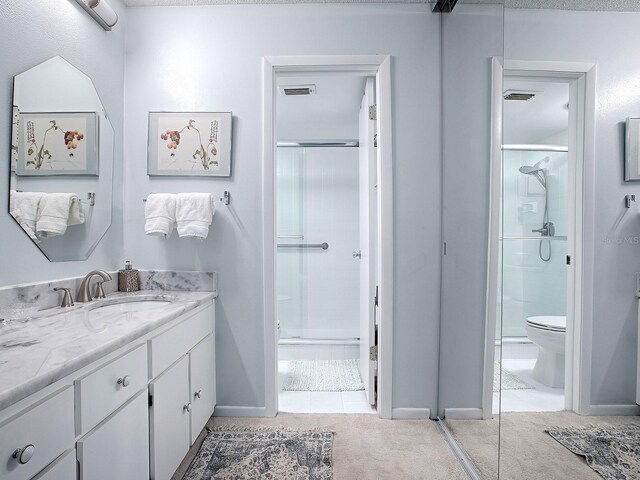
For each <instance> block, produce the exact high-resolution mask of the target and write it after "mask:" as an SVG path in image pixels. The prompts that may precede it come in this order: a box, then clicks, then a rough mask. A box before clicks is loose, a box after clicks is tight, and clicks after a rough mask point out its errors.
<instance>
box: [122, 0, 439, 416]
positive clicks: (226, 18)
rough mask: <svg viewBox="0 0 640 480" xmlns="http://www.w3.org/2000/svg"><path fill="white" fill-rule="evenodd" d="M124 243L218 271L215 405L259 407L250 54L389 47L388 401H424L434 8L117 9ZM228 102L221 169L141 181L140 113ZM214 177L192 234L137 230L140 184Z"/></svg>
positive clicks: (145, 253)
mask: <svg viewBox="0 0 640 480" xmlns="http://www.w3.org/2000/svg"><path fill="white" fill-rule="evenodd" d="M128 22H129V28H128V35H127V58H126V82H125V85H126V89H125V90H126V95H125V119H126V124H127V129H126V132H125V137H124V141H125V145H126V147H125V159H126V161H125V182H126V183H125V186H126V197H125V205H126V211H125V232H126V234H125V244H126V245H127V251H128V256H129V257H131V259H132V260H133V261H134V263H135V264H138V265H139V266H141V267H154V268H170V269H174V268H176V269H207V270H209V269H214V270H217V271H218V272H219V292H220V298H219V301H218V306H217V322H218V323H217V331H216V333H217V354H218V357H217V360H218V362H219V363H218V365H220V368H219V371H218V373H219V375H218V391H219V403H220V404H221V405H225V406H263V405H264V404H265V399H264V390H265V385H264V365H263V358H264V355H263V353H264V352H263V334H262V332H263V307H262V279H261V262H262V238H261V237H262V203H261V189H262V173H261V169H262V164H261V138H262V124H261V115H262V114H261V108H262V107H261V105H262V70H261V57H262V56H265V55H295V54H309V55H313V54H372V53H380V54H391V55H393V61H392V75H393V86H392V88H393V99H394V105H393V129H394V130H393V133H394V162H395V165H394V185H395V198H394V201H395V215H396V217H395V228H394V237H395V252H394V255H395V263H396V267H395V272H394V275H395V312H394V321H395V330H394V342H395V354H394V355H395V357H394V379H393V381H394V398H393V406H394V407H395V408H399V407H429V408H432V409H435V406H436V392H437V367H436V366H437V356H438V338H437V334H436V332H437V327H438V323H439V295H440V267H439V265H440V218H441V208H440V188H441V187H440V169H441V162H440V103H439V102H440V100H439V91H440V70H439V58H440V17H439V15H438V14H432V13H431V12H430V11H429V7H428V6H426V5H417V6H397V5H394V6H384V5H262V6H259V5H243V6H214V7H189V8H173V7H164V8H161V7H156V8H131V9H129V11H128ZM154 110H155V111H157V110H168V111H171V110H174V111H190V110H191V111H193V110H195V111H203V110H204V111H207V110H213V111H229V110H230V111H232V112H233V115H234V132H233V137H234V143H233V165H232V171H233V176H232V177H231V178H205V179H157V178H155V179H149V178H148V177H147V175H146V146H147V114H148V112H149V111H154ZM225 189H228V190H230V191H231V194H232V204H231V206H230V207H229V208H227V209H224V210H220V211H219V212H217V213H216V215H215V218H214V221H213V228H212V231H211V233H210V235H209V238H208V239H207V240H206V241H204V242H202V243H198V242H193V241H189V240H179V239H177V238H175V237H173V238H170V239H168V240H163V239H158V238H151V237H146V236H145V235H144V232H143V204H142V199H143V198H144V197H145V196H146V195H147V194H148V193H149V192H162V191H168V192H179V191H190V190H191V191H211V192H214V193H220V192H222V191H223V190H225Z"/></svg>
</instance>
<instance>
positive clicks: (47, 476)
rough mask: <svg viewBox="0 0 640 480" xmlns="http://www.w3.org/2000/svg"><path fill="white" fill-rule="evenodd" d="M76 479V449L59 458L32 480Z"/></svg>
mask: <svg viewBox="0 0 640 480" xmlns="http://www.w3.org/2000/svg"><path fill="white" fill-rule="evenodd" d="M76 477H77V474H76V449H75V448H74V449H72V450H69V451H68V452H66V453H65V454H64V455H61V456H60V457H59V458H57V459H56V460H55V462H53V463H51V464H50V465H48V466H47V468H45V469H44V470H43V471H42V472H40V473H39V474H38V475H36V476H35V477H33V479H32V480H75V479H76Z"/></svg>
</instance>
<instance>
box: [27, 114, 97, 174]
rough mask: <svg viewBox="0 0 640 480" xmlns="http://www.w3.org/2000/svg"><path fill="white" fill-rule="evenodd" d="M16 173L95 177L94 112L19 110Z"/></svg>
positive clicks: (95, 123) (95, 125)
mask: <svg viewBox="0 0 640 480" xmlns="http://www.w3.org/2000/svg"><path fill="white" fill-rule="evenodd" d="M17 128H18V144H17V147H18V148H17V165H16V175H19V176H58V175H92V176H98V174H99V170H98V167H99V165H98V160H99V159H98V156H99V154H98V151H99V149H98V147H99V145H98V131H99V130H98V115H97V113H96V112H18V121H17Z"/></svg>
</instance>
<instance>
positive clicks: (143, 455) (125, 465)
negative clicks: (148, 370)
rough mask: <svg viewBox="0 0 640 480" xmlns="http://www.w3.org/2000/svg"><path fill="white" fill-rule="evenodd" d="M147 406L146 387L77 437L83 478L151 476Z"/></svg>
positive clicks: (91, 479)
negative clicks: (95, 426) (100, 423)
mask: <svg viewBox="0 0 640 480" xmlns="http://www.w3.org/2000/svg"><path fill="white" fill-rule="evenodd" d="M148 408H149V405H148V399H147V390H146V389H145V390H143V391H142V392H140V393H139V394H138V395H136V396H135V397H133V399H132V400H129V402H128V403H126V404H125V405H124V406H123V407H121V408H120V409H119V410H117V411H116V413H114V414H113V415H112V416H111V417H109V419H108V420H107V421H106V422H105V423H104V424H102V425H100V426H99V427H97V428H96V429H95V430H93V431H92V432H91V433H89V434H88V435H86V436H85V437H83V438H81V439H80V440H78V443H77V456H78V465H79V471H80V480H114V479H116V478H122V479H124V478H131V479H134V478H135V479H138V478H139V479H147V478H149V415H148ZM74 471H75V470H74ZM72 478H73V477H72Z"/></svg>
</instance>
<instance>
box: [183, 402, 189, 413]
mask: <svg viewBox="0 0 640 480" xmlns="http://www.w3.org/2000/svg"><path fill="white" fill-rule="evenodd" d="M182 411H183V412H190V411H191V402H189V403H187V404H186V405H185V406H184V407H182Z"/></svg>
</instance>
